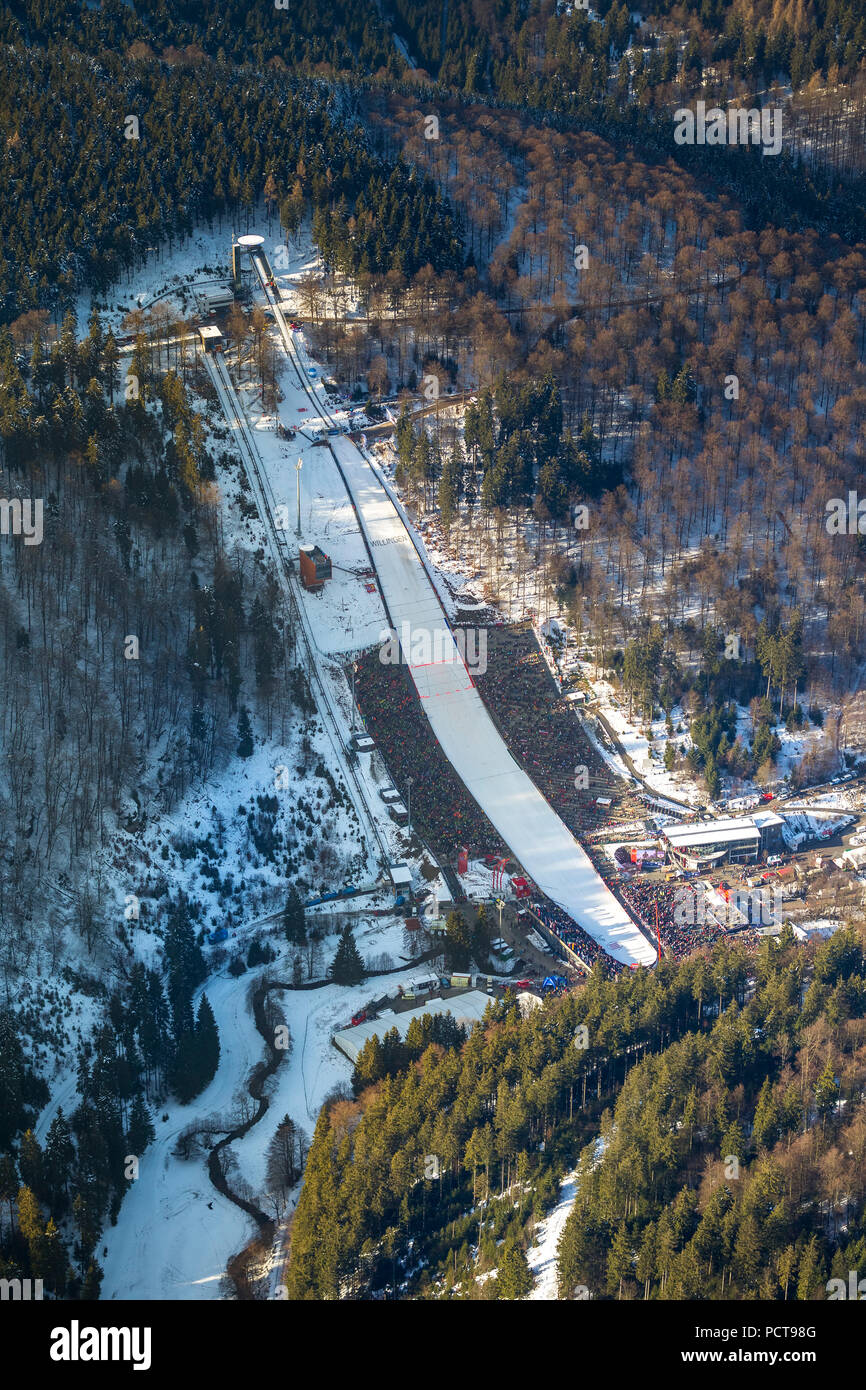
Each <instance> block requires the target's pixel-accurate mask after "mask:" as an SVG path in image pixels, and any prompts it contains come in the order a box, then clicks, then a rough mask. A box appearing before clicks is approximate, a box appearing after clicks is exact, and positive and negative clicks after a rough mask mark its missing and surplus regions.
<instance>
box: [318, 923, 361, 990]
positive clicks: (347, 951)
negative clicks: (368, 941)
mask: <svg viewBox="0 0 866 1390" xmlns="http://www.w3.org/2000/svg"><path fill="white" fill-rule="evenodd" d="M366 973H367V972H366V970H365V968H364V962H363V959H362V958H361V953H360V951H359V950H358V947H357V946H356V945H355V937H354V934H353V932H352V928H351V926H350V925H349V923H348V922H347V923H346V925H345V926H344V928H343V930H342V932H341V933H340V942H339V945H338V946H337V951H336V954H335V956H334V959H333V961H332V962H331V968H330V970H329V972H328V974H329V976H330V978H331V979H332V980H333V982H334V984H337V985H358V984H360V983H361V981H362V980H363V978H364V976H365V974H366Z"/></svg>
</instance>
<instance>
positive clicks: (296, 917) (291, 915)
mask: <svg viewBox="0 0 866 1390" xmlns="http://www.w3.org/2000/svg"><path fill="white" fill-rule="evenodd" d="M283 930H284V931H285V933H286V940H287V941H290V942H292V943H294V944H295V945H301V943H302V942H304V941H306V939H307V923H306V918H305V916H304V904H303V903H302V901H301V895H300V893H299V892H298V890H297V888H296V887H295V885H294V884H293V883H292V884H290V886H289V892H288V897H287V898H286V906H285V908H284V909H283Z"/></svg>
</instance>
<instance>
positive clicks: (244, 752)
mask: <svg viewBox="0 0 866 1390" xmlns="http://www.w3.org/2000/svg"><path fill="white" fill-rule="evenodd" d="M252 755H253V730H252V725H251V723H250V716H249V711H248V710H247V708H246V706H245V705H242V706H241V711H240V714H239V715H238V757H239V758H251V757H252Z"/></svg>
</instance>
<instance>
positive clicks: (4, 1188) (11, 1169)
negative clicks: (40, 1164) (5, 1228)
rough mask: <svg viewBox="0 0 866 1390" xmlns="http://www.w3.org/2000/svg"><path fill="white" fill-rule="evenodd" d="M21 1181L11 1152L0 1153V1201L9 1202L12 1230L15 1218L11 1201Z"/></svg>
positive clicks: (15, 1195)
mask: <svg viewBox="0 0 866 1390" xmlns="http://www.w3.org/2000/svg"><path fill="white" fill-rule="evenodd" d="M20 1186H21V1182H20V1180H19V1178H18V1170H17V1168H16V1167H15V1159H14V1158H13V1156H12V1154H10V1153H4V1154H0V1202H7V1203H8V1204H9V1225H10V1226H11V1227H12V1229H13V1230H14V1228H15V1218H14V1213H13V1207H12V1203H13V1202H14V1201H15V1198H16V1197H17V1195H18V1189H19V1187H20Z"/></svg>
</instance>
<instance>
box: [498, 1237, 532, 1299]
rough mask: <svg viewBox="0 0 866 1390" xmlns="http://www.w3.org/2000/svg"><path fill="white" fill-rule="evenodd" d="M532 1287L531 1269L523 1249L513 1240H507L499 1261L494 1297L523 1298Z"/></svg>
mask: <svg viewBox="0 0 866 1390" xmlns="http://www.w3.org/2000/svg"><path fill="white" fill-rule="evenodd" d="M531 1288H532V1271H531V1270H530V1268H529V1261H528V1260H527V1258H526V1255H525V1254H524V1252H523V1250H522V1249H521V1247H520V1246H519V1245H517V1244H516V1243H515V1242H514V1241H508V1242H507V1243H506V1245H505V1247H504V1250H503V1254H502V1256H501V1258H500V1261H499V1273H498V1275H497V1278H496V1297H497V1298H508V1299H517V1298H524V1297H525V1296H526V1294H528V1293H529V1290H530V1289H531Z"/></svg>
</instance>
